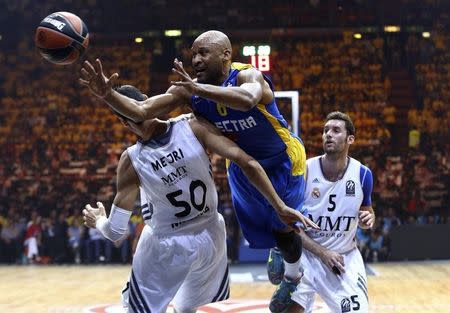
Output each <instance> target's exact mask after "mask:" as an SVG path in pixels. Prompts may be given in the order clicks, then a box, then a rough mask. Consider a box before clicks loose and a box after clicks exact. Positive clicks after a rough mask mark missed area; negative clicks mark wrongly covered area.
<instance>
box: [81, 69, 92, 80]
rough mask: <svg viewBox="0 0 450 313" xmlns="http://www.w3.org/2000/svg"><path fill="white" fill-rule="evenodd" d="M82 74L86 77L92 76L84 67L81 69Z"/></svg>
mask: <svg viewBox="0 0 450 313" xmlns="http://www.w3.org/2000/svg"><path fill="white" fill-rule="evenodd" d="M81 76H82V77H83V78H85V79H89V78H91V75H89V73H88V72H87V71H86V70H85V69H84V68H82V69H81Z"/></svg>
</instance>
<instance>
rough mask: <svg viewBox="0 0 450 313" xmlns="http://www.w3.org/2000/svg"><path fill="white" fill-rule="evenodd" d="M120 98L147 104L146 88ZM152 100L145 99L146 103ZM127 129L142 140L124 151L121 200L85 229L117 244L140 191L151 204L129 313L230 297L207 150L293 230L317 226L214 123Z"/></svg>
mask: <svg viewBox="0 0 450 313" xmlns="http://www.w3.org/2000/svg"><path fill="white" fill-rule="evenodd" d="M118 92H120V93H122V94H124V95H126V96H128V97H130V98H134V99H136V100H140V101H142V100H145V97H146V96H145V95H143V94H142V93H141V92H140V91H139V90H138V89H136V88H134V87H133V86H122V87H120V88H119V89H118ZM142 97H144V99H142ZM122 121H123V122H124V124H125V125H126V126H127V127H128V128H129V129H130V130H132V131H133V132H134V133H135V134H136V135H137V136H138V137H139V138H140V139H139V141H138V142H137V143H136V144H135V145H133V146H131V147H129V148H128V149H127V150H126V151H124V152H123V154H122V156H121V158H120V161H119V164H118V169H117V194H116V196H115V198H114V204H113V206H112V209H111V212H110V214H109V217H106V213H105V208H104V206H103V204H102V203H100V202H98V203H97V207H96V208H93V207H91V206H90V205H87V206H86V208H85V209H84V210H83V214H84V220H85V224H86V225H87V226H89V227H96V228H98V229H99V230H100V231H101V233H102V234H103V235H104V236H105V237H106V238H108V239H110V240H112V241H118V240H120V238H121V237H122V236H123V235H124V233H125V231H126V229H127V225H128V220H129V218H130V216H131V212H132V210H133V207H134V204H135V201H136V198H137V197H138V194H139V192H140V187H141V188H142V189H143V190H144V192H145V195H146V198H147V199H148V201H149V203H148V206H147V207H146V208H145V209H144V210H143V211H142V213H143V217H144V220H145V222H146V224H147V225H146V226H145V227H144V229H143V231H142V234H141V238H140V240H139V243H138V246H137V249H136V252H135V255H134V258H133V265H132V271H131V275H130V279H129V282H128V283H127V286H126V287H125V289H124V291H123V293H122V294H123V296H122V302H123V305H124V308H125V309H126V311H127V312H133V313H150V312H152V313H164V312H166V308H167V307H168V305H169V302H170V301H172V300H173V304H174V308H175V310H176V312H177V313H191V312H195V311H196V308H197V307H199V306H201V305H203V304H207V303H210V302H216V301H221V300H225V299H227V298H228V297H229V280H228V266H227V253H226V240H225V237H226V236H225V224H224V221H223V218H222V216H221V215H220V214H219V213H218V212H217V190H216V188H215V184H214V181H213V174H212V167H211V164H210V160H209V158H208V155H207V154H206V152H205V148H206V149H208V150H210V151H211V152H214V153H217V154H219V155H221V156H223V157H225V158H227V159H230V160H232V161H233V162H236V164H238V165H239V166H240V167H241V168H242V170H243V172H245V174H246V175H247V177H248V178H249V179H250V180H251V181H252V183H253V184H254V185H255V186H256V187H257V188H258V189H259V190H260V192H261V193H262V194H264V195H265V196H266V198H267V200H268V201H269V203H271V204H272V205H273V206H274V208H276V210H277V213H278V214H279V215H280V216H281V218H283V219H284V221H285V222H286V223H288V224H291V223H294V222H295V221H301V222H302V223H303V224H304V225H311V226H315V225H314V223H312V222H311V221H310V220H309V219H307V218H305V217H304V216H303V215H301V213H300V212H298V211H296V210H294V209H291V208H289V207H287V206H286V205H285V204H284V203H283V201H282V200H281V199H280V198H279V197H278V196H277V194H276V192H275V190H274V188H273V187H272V185H271V183H270V181H269V179H268V177H267V175H266V174H265V172H264V170H263V169H262V167H261V166H260V165H259V163H258V162H256V161H255V160H254V159H253V158H251V157H250V156H248V155H247V154H246V153H245V152H244V151H242V150H241V149H240V148H239V147H238V146H237V145H236V144H235V143H234V142H233V141H231V140H230V139H228V138H226V137H224V136H222V135H221V133H220V131H219V130H218V129H217V128H215V127H214V126H213V125H211V124H209V123H208V122H205V121H203V120H201V119H198V118H191V119H188V118H177V119H174V120H172V121H168V122H167V121H161V120H158V119H153V120H146V121H144V122H141V123H135V122H132V121H131V120H127V119H125V118H124V117H122Z"/></svg>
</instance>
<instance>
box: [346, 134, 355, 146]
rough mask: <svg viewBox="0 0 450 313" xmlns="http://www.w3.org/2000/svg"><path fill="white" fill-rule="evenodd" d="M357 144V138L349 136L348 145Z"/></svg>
mask: <svg viewBox="0 0 450 313" xmlns="http://www.w3.org/2000/svg"><path fill="white" fill-rule="evenodd" d="M354 142H355V136H354V135H349V136H348V137H347V143H348V144H349V145H351V144H353V143H354Z"/></svg>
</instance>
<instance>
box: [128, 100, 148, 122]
mask: <svg viewBox="0 0 450 313" xmlns="http://www.w3.org/2000/svg"><path fill="white" fill-rule="evenodd" d="M134 104H135V106H136V110H135V111H133V116H131V120H133V122H135V123H140V122H143V121H145V120H146V119H147V112H146V109H145V108H144V107H143V104H144V101H136V100H135V101H134Z"/></svg>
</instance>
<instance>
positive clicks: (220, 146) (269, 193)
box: [189, 117, 319, 229]
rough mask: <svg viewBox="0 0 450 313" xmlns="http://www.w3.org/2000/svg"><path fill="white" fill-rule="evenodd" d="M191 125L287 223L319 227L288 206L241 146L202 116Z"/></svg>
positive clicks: (200, 137) (211, 149) (209, 148)
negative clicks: (231, 162)
mask: <svg viewBox="0 0 450 313" xmlns="http://www.w3.org/2000/svg"><path fill="white" fill-rule="evenodd" d="M189 122H190V125H191V127H192V129H193V131H194V133H195V135H196V136H197V138H198V139H199V140H200V142H201V143H202V144H203V145H204V147H205V148H206V149H208V150H209V151H211V152H213V153H217V154H218V155H220V156H222V157H224V158H227V159H229V160H231V161H233V162H235V163H236V164H237V165H238V166H239V167H240V168H241V169H242V171H243V172H244V174H245V175H246V176H247V178H248V179H249V181H250V182H251V183H252V184H253V185H254V186H255V187H256V188H257V189H258V190H259V192H261V194H263V195H264V196H265V198H266V199H267V201H269V203H270V204H271V205H272V206H273V207H274V208H275V210H276V212H277V214H278V215H279V216H280V218H281V220H282V221H283V222H284V223H285V224H286V225H293V224H294V223H296V222H301V223H302V224H303V225H305V226H306V227H313V228H316V229H318V228H319V227H318V226H317V225H316V224H315V223H313V222H312V221H311V220H310V219H308V218H307V217H305V216H304V215H302V214H301V213H300V212H298V211H296V210H294V209H292V208H290V207H288V206H286V205H285V203H284V202H283V201H282V200H281V199H280V197H279V196H278V194H277V193H276V191H275V189H274V188H273V186H272V184H271V182H270V180H269V178H268V177H267V174H266V172H265V171H264V169H263V168H262V167H261V165H260V164H259V163H258V161H256V160H255V159H253V158H252V157H251V156H249V155H248V154H247V153H245V152H244V151H243V150H242V149H241V148H239V147H238V146H237V145H236V143H234V142H233V141H231V140H230V139H228V138H227V137H225V136H223V135H222V134H221V132H220V131H219V130H218V129H217V128H216V127H214V126H213V125H212V124H210V123H209V122H207V121H206V120H204V119H202V118H198V117H196V118H193V119H191V120H190V121H189Z"/></svg>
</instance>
